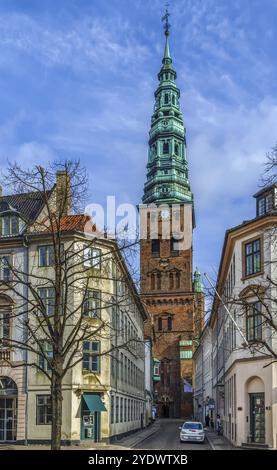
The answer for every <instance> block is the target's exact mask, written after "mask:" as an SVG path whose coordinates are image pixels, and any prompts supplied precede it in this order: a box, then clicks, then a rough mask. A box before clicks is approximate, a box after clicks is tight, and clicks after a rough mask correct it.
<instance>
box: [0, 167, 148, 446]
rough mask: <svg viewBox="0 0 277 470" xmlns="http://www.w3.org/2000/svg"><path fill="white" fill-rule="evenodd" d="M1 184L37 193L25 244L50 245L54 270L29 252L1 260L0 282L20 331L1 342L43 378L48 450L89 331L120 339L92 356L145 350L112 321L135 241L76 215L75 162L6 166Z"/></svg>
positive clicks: (79, 194)
mask: <svg viewBox="0 0 277 470" xmlns="http://www.w3.org/2000/svg"><path fill="white" fill-rule="evenodd" d="M57 175H58V178H57ZM56 178H57V179H56ZM5 184H6V185H7V184H8V185H9V186H10V187H11V188H12V192H13V194H22V193H30V194H33V193H34V194H37V195H39V197H40V198H41V199H42V201H43V208H42V211H41V212H40V214H39V216H38V217H37V218H36V220H35V221H34V223H32V224H30V225H28V224H27V226H26V227H27V228H26V232H25V236H24V243H25V244H26V245H28V246H31V245H32V243H34V244H35V243H38V241H39V240H40V242H41V241H43V242H44V244H49V245H50V246H51V250H50V252H49V253H48V254H47V256H48V265H49V266H50V268H51V271H49V269H47V270H46V271H45V270H39V271H38V269H37V261H35V259H34V258H31V257H30V262H29V269H28V270H27V269H24V267H23V266H22V265H19V264H18V263H14V264H13V263H10V262H9V261H7V260H5V261H4V262H5V266H6V267H8V269H9V271H10V277H9V278H8V279H5V280H1V281H0V288H1V287H5V288H6V289H9V291H10V292H11V293H13V296H14V298H16V299H17V303H16V306H15V308H14V309H13V311H12V313H11V315H10V320H11V319H14V321H16V324H17V326H18V327H19V328H20V331H21V334H20V335H19V336H18V337H16V338H15V337H14V336H11V337H9V338H5V339H4V338H0V347H1V346H5V347H10V348H17V349H21V350H24V351H26V353H27V357H29V358H30V359H28V360H27V366H29V367H33V368H36V369H37V370H39V371H41V372H42V373H43V374H44V375H45V376H46V377H47V378H48V380H49V382H50V387H51V400H52V424H51V448H52V449H53V450H59V449H60V447H61V437H62V435H61V429H62V386H63V380H64V377H65V375H66V374H67V372H68V371H69V370H70V369H72V368H73V367H75V366H76V365H77V364H78V363H80V362H81V361H82V360H83V342H84V341H86V340H91V338H92V337H93V338H97V339H98V340H99V339H101V338H102V339H109V338H111V337H112V338H113V337H116V336H117V335H118V334H121V336H122V337H123V340H122V341H121V342H120V344H118V342H117V341H111V342H110V343H109V344H111V345H112V346H111V347H109V348H107V349H106V350H103V351H101V353H100V352H95V355H98V356H99V355H110V356H111V357H112V358H113V359H116V358H117V357H118V355H117V354H116V349H118V348H119V347H120V348H125V349H128V350H130V351H132V352H133V353H134V354H137V355H138V354H141V355H143V350H142V344H141V343H142V339H141V338H139V337H137V336H135V335H133V336H132V335H130V334H128V335H127V334H125V335H123V332H122V331H121V325H120V324H119V322H118V321H117V320H116V312H118V311H120V310H124V309H129V308H130V305H129V304H128V302H130V300H129V297H128V295H127V294H126V289H124V284H128V283H129V285H130V284H131V283H132V279H131V277H129V278H128V276H122V274H121V273H122V271H120V270H119V269H117V266H118V265H119V264H122V263H123V252H124V250H125V249H127V248H128V250H130V249H131V247H132V245H135V243H133V244H132V243H128V244H127V243H125V244H124V242H122V243H121V246H120V248H119V247H118V245H117V243H116V242H114V241H111V240H108V239H106V238H105V236H104V235H103V234H99V233H98V232H97V229H96V227H95V226H94V225H93V223H92V222H91V220H90V218H89V217H88V216H85V215H83V214H80V212H79V211H80V208H81V207H82V205H83V203H84V199H85V196H86V187H87V177H86V172H85V171H84V169H83V168H81V166H80V163H79V162H78V161H66V162H64V163H53V164H51V165H49V167H47V168H43V167H42V166H36V167H34V168H32V169H28V170H25V169H22V168H21V167H20V166H19V165H17V164H10V165H9V168H8V170H7V173H6V175H5ZM69 213H70V214H72V213H73V214H74V213H75V217H74V216H68V214H69ZM78 214H79V215H78ZM100 241H101V243H102V244H103V243H104V246H105V249H104V250H101V251H100V250H97V248H99V242H100ZM111 265H112V266H114V268H113V269H111ZM100 267H101V269H100ZM106 281H112V282H113V283H114V285H115V288H114V295H111V292H110V290H109V289H107V288H106V287H105V286H106V284H105V282H106ZM92 282H98V283H99V285H101V294H102V302H101V303H100V302H98V299H96V298H95V297H94V294H93V293H92V290H91V286H92ZM46 289H47V294H45V292H46ZM104 309H105V311H110V312H111V315H110V317H107V316H106V317H105V316H103V315H102V314H101V312H102V311H103V310H104ZM114 312H115V313H114ZM46 344H47V348H46V347H45V345H46ZM49 351H50V353H49ZM42 364H43V365H45V364H46V365H47V367H45V366H43V365H42ZM11 365H12V367H13V366H15V367H16V365H13V364H11Z"/></svg>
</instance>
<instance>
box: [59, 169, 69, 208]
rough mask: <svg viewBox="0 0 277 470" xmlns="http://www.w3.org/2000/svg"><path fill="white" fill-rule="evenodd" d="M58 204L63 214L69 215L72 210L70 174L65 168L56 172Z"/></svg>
mask: <svg viewBox="0 0 277 470" xmlns="http://www.w3.org/2000/svg"><path fill="white" fill-rule="evenodd" d="M56 204H57V209H58V210H59V212H60V213H61V215H68V214H69V212H70V210H71V188H70V176H69V175H68V173H67V172H66V171H65V170H58V171H57V172H56Z"/></svg>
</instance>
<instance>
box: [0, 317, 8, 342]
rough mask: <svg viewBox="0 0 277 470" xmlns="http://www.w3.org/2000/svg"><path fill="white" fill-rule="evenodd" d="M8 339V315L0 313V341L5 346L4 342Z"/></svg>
mask: <svg viewBox="0 0 277 470" xmlns="http://www.w3.org/2000/svg"><path fill="white" fill-rule="evenodd" d="M9 339H10V313H9V312H1V311H0V341H2V344H1V345H2V346H4V347H5V346H6V343H5V340H6V341H7V340H9Z"/></svg>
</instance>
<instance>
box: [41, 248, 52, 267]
mask: <svg viewBox="0 0 277 470" xmlns="http://www.w3.org/2000/svg"><path fill="white" fill-rule="evenodd" d="M53 264H54V248H53V245H45V246H39V247H38V265H39V267H43V266H53Z"/></svg>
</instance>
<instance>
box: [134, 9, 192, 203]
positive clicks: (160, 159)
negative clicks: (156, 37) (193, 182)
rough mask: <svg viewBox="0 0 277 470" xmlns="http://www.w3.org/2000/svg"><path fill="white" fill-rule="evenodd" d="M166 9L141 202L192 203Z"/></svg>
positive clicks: (178, 92)
mask: <svg viewBox="0 0 277 470" xmlns="http://www.w3.org/2000/svg"><path fill="white" fill-rule="evenodd" d="M168 17H169V13H168V11H167V10H166V14H165V16H164V17H163V21H165V24H164V29H165V48H164V56H163V59H162V67H161V70H160V72H159V74H158V79H159V85H158V88H157V90H156V91H155V105H154V112H153V115H152V118H151V128H150V132H149V152H148V164H147V181H146V183H145V185H144V195H143V198H142V201H143V203H144V204H150V203H156V204H162V203H167V204H174V203H175V204H180V203H188V204H192V203H193V196H192V193H191V191H190V183H189V179H188V164H187V157H186V131H185V128H184V123H183V116H182V112H181V109H180V90H179V88H177V86H176V83H175V80H176V77H177V74H176V72H175V70H174V69H173V66H172V58H171V56H170V51H169V28H170V25H169V23H168Z"/></svg>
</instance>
